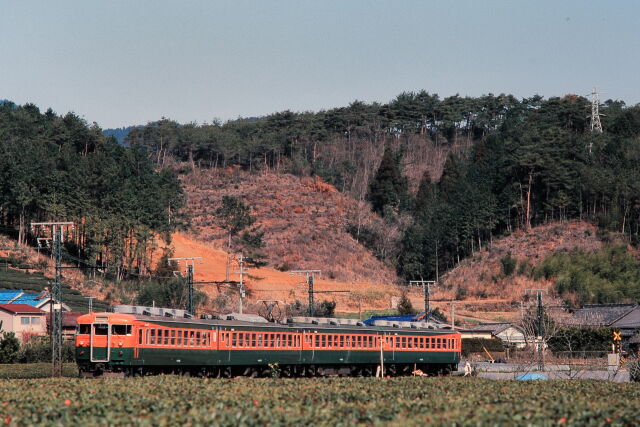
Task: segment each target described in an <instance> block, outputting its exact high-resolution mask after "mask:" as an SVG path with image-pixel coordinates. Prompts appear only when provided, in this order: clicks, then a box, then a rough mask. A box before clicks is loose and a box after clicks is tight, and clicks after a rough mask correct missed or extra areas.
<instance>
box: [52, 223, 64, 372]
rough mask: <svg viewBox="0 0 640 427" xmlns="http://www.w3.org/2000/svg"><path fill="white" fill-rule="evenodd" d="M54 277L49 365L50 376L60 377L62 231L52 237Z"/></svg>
mask: <svg viewBox="0 0 640 427" xmlns="http://www.w3.org/2000/svg"><path fill="white" fill-rule="evenodd" d="M54 239H55V242H54V245H53V248H54V257H55V260H56V277H55V280H54V282H53V289H52V297H53V299H52V304H51V365H52V369H53V371H52V373H51V374H52V376H54V377H61V376H62V283H61V282H62V230H58V231H57V232H56V235H55V237H54Z"/></svg>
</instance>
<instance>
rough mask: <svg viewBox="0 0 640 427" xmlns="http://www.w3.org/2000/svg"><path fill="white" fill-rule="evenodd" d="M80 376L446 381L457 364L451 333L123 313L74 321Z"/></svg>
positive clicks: (455, 336) (455, 335)
mask: <svg viewBox="0 0 640 427" xmlns="http://www.w3.org/2000/svg"><path fill="white" fill-rule="evenodd" d="M77 321H78V329H77V335H76V360H77V363H78V366H79V369H80V372H81V374H83V375H84V376H91V375H92V376H99V375H102V374H107V373H111V374H118V375H125V376H129V375H149V374H160V373H173V374H183V375H201V376H212V377H232V376H240V375H247V376H265V375H269V374H271V373H273V371H274V370H277V371H278V373H279V374H280V375H282V376H323V375H335V374H338V375H353V376H370V375H373V374H374V373H375V372H376V368H377V367H378V366H379V365H380V364H381V361H383V365H384V370H385V375H391V376H395V375H408V374H410V373H411V372H413V371H414V369H420V370H421V371H422V372H424V373H428V374H447V373H449V372H451V371H452V370H455V369H456V368H457V365H458V363H459V361H460V351H461V339H460V334H459V333H458V332H455V331H451V330H446V331H445V330H437V329H409V328H404V329H403V328H394V327H376V326H352V325H349V326H345V325H316V324H301V323H290V324H276V323H253V322H243V321H233V320H197V319H180V318H166V317H155V316H145V315H136V314H122V313H90V314H86V315H83V316H80V317H79V318H78V320H77Z"/></svg>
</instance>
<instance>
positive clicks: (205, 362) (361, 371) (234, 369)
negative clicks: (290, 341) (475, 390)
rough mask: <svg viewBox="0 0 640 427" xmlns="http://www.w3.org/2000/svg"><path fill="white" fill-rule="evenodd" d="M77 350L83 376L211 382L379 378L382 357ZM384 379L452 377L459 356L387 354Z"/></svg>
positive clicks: (350, 353) (365, 353)
mask: <svg viewBox="0 0 640 427" xmlns="http://www.w3.org/2000/svg"><path fill="white" fill-rule="evenodd" d="M90 353H91V352H90V350H89V348H88V347H78V348H77V349H76V360H77V363H78V367H79V369H80V372H81V373H82V374H83V375H84V376H99V375H102V374H104V373H115V374H119V375H120V376H122V375H124V376H130V375H133V376H135V375H153V374H161V373H164V374H183V375H198V376H208V377H234V376H271V375H274V374H276V375H279V376H285V377H290V376H291V377H293V376H307V377H313V376H325V375H351V376H371V375H375V373H376V370H377V369H378V366H379V365H380V362H381V360H380V359H381V352H380V351H379V350H377V351H373V350H369V351H355V350H321V351H314V350H293V349H292V350H277V351H274V350H247V349H243V350H209V349H162V348H140V349H137V355H136V356H137V357H134V354H135V351H134V349H133V348H111V349H109V357H107V349H106V348H104V347H102V348H100V347H94V348H93V352H92V353H93V360H101V361H94V362H92V361H91V355H90ZM383 357H384V368H385V375H390V376H396V375H410V374H411V373H412V372H413V371H414V370H415V369H419V370H420V371H422V372H424V373H425V374H431V375H436V374H445V375H446V374H448V373H450V372H451V371H454V370H456V369H457V365H458V363H459V361H460V353H458V352H446V351H438V352H429V351H424V352H421V351H393V350H385V351H384V352H383Z"/></svg>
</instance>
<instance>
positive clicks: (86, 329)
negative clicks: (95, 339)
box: [78, 323, 91, 335]
mask: <svg viewBox="0 0 640 427" xmlns="http://www.w3.org/2000/svg"><path fill="white" fill-rule="evenodd" d="M90 333H91V325H90V324H88V323H84V324H79V325H78V334H81V335H89V334H90Z"/></svg>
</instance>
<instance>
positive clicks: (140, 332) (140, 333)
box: [138, 329, 144, 345]
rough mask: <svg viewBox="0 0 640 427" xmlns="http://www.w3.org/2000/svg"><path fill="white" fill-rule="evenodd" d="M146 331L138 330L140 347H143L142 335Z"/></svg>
mask: <svg viewBox="0 0 640 427" xmlns="http://www.w3.org/2000/svg"><path fill="white" fill-rule="evenodd" d="M143 333H144V331H143V330H142V329H138V345H142V334H143Z"/></svg>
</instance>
